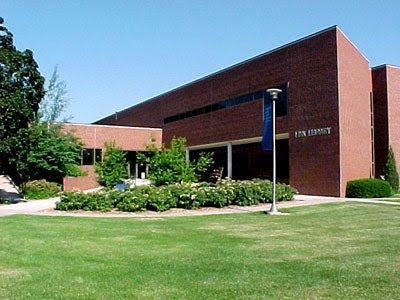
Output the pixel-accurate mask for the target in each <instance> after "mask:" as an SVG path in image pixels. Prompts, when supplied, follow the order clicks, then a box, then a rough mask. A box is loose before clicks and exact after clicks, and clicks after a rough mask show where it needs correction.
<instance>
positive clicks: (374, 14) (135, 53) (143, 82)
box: [0, 0, 400, 123]
mask: <svg viewBox="0 0 400 300" xmlns="http://www.w3.org/2000/svg"><path fill="white" fill-rule="evenodd" d="M399 11H400V1H376V0H375V1H369V0H366V1H349V0H348V1H308V0H302V1H265V0H264V1H251V0H246V1H234V0H231V1H222V0H220V1H219V0H213V1H207V0H202V1H188V0H186V1H161V0H159V1H122V0H114V1H105V0H104V1H102V0H96V1H94V0H93V1H83V0H82V1H75V0H68V1H61V0H60V1H50V0H46V1H45V0H43V1H40V0H35V1H31V0H25V1H21V0H19V1H17V0H2V1H1V2H0V16H2V17H3V18H4V19H5V25H6V26H7V27H8V29H9V30H10V31H11V32H13V34H14V42H15V44H16V46H17V48H18V49H19V50H23V49H26V48H28V49H31V50H32V51H33V52H34V54H35V59H36V61H37V62H38V64H39V66H40V71H41V72H42V74H43V75H44V76H45V77H46V78H47V79H48V78H50V76H51V73H52V71H53V69H54V66H55V65H58V70H59V74H60V77H61V79H62V80H64V81H65V82H66V83H67V89H68V97H69V99H70V105H69V108H68V112H67V113H66V115H72V116H73V117H74V118H73V120H72V121H73V122H83V123H90V122H93V121H95V120H98V119H100V118H101V117H104V116H106V115H109V114H111V113H114V112H115V111H119V110H122V109H124V108H127V107H129V106H132V105H134V104H136V103H139V102H141V101H144V100H146V99H148V98H151V97H153V96H156V95H158V94H161V93H163V92H166V91H168V90H170V89H172V88H175V87H177V86H180V85H182V84H184V83H187V82H190V81H193V80H194V79H197V78H200V77H202V76H205V75H207V74H210V73H213V72H215V71H218V70H220V69H223V68H225V67H228V66H230V65H233V64H235V63H238V62H240V61H243V60H245V59H247V58H250V57H252V56H255V55H258V54H260V53H263V52H266V51H269V50H271V49H274V48H276V47H279V46H282V45H284V44H286V43H289V42H292V41H294V40H296V39H299V38H302V37H304V36H306V35H309V34H311V33H314V32H316V31H319V30H322V29H324V28H327V27H329V26H332V25H338V26H339V27H340V28H341V29H342V30H343V31H344V33H345V34H346V35H347V36H348V37H349V38H350V39H351V40H352V41H353V42H354V43H355V45H356V46H357V47H358V49H359V50H360V51H361V52H362V53H363V54H364V55H365V56H366V57H367V58H368V59H369V60H370V65H371V66H376V65H380V64H384V63H387V64H393V65H398V66H400V18H399V17H398V12H399Z"/></svg>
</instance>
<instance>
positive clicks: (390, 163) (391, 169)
mask: <svg viewBox="0 0 400 300" xmlns="http://www.w3.org/2000/svg"><path fill="white" fill-rule="evenodd" d="M383 176H384V178H385V181H387V182H388V183H389V184H390V186H391V187H392V189H393V192H395V193H397V192H398V191H399V173H398V172H397V164H396V159H395V157H394V151H393V149H392V147H389V151H388V155H387V159H386V165H385V170H384V175H383Z"/></svg>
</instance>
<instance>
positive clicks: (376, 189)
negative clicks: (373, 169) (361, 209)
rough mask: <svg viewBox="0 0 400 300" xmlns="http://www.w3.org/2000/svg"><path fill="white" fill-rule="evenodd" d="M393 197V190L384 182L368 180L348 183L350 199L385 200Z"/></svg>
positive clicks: (347, 191)
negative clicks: (384, 198)
mask: <svg viewBox="0 0 400 300" xmlns="http://www.w3.org/2000/svg"><path fill="white" fill-rule="evenodd" d="M391 195H392V189H391V187H390V185H389V183H387V182H386V181H384V180H380V179H374V178H367V179H358V180H352V181H349V182H347V188H346V197H348V198H383V197H390V196H391Z"/></svg>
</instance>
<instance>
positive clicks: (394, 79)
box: [386, 66, 400, 170]
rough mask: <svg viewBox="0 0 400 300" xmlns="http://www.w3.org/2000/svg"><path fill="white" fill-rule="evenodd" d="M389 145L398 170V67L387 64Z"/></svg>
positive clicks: (399, 165) (399, 70)
mask: <svg viewBox="0 0 400 300" xmlns="http://www.w3.org/2000/svg"><path fill="white" fill-rule="evenodd" d="M386 74H387V97H388V119H389V145H390V146H392V148H393V151H394V154H395V157H396V162H397V168H398V170H400V68H399V67H392V66H387V70H386Z"/></svg>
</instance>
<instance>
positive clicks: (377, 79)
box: [372, 65, 400, 177]
mask: <svg viewBox="0 0 400 300" xmlns="http://www.w3.org/2000/svg"><path fill="white" fill-rule="evenodd" d="M372 78H373V89H374V114H375V119H374V121H375V124H374V126H375V141H376V142H375V165H376V168H375V169H376V174H375V175H376V177H380V176H381V175H382V174H383V171H384V167H385V163H386V157H387V153H388V150H389V145H390V146H392V148H393V151H394V153H395V157H396V162H397V168H398V169H399V170H400V117H399V116H400V68H399V67H394V66H389V65H383V66H379V67H377V68H374V69H372Z"/></svg>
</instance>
